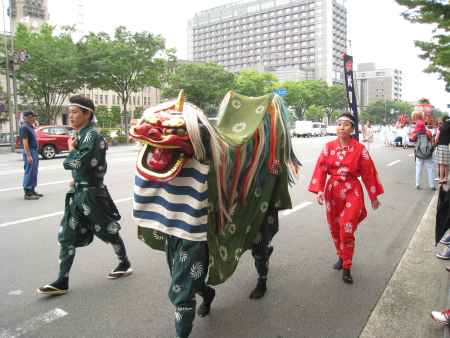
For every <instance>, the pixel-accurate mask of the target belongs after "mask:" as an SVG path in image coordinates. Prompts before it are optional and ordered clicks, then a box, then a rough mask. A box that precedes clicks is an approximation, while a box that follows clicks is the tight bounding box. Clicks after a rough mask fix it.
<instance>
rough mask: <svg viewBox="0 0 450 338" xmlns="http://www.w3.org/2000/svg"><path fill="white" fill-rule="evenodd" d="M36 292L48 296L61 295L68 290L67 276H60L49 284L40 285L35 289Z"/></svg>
mask: <svg viewBox="0 0 450 338" xmlns="http://www.w3.org/2000/svg"><path fill="white" fill-rule="evenodd" d="M36 291H37V293H38V294H41V295H48V296H58V295H63V294H65V293H67V291H69V278H61V279H58V280H56V281H55V282H53V283H51V284H47V285H44V286H41V287H40V288H38V289H37V290H36Z"/></svg>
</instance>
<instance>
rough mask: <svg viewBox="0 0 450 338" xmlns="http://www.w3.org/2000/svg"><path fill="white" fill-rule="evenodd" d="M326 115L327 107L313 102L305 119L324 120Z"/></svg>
mask: <svg viewBox="0 0 450 338" xmlns="http://www.w3.org/2000/svg"><path fill="white" fill-rule="evenodd" d="M324 115H325V108H323V107H322V106H316V105H315V104H312V105H311V106H309V107H308V109H307V110H306V112H305V119H306V120H310V121H322V119H323V117H324Z"/></svg>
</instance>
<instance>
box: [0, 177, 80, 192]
mask: <svg viewBox="0 0 450 338" xmlns="http://www.w3.org/2000/svg"><path fill="white" fill-rule="evenodd" d="M70 181H72V180H63V181H54V182H47V183H39V186H40V187H42V186H46V185H54V184H61V183H68V182H70ZM22 189H23V187H12V188H5V189H0V192H5V191H13V190H22Z"/></svg>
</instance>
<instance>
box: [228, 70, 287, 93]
mask: <svg viewBox="0 0 450 338" xmlns="http://www.w3.org/2000/svg"><path fill="white" fill-rule="evenodd" d="M277 81H278V79H277V77H276V76H275V75H273V74H272V73H268V72H258V71H257V70H253V69H249V70H243V71H241V72H240V73H239V74H238V75H237V76H236V78H235V80H234V89H235V91H236V92H238V93H239V94H242V95H247V96H262V95H265V94H268V93H271V92H272V90H273V89H274V88H275V85H276V83H277Z"/></svg>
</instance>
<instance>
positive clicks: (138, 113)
mask: <svg viewBox="0 0 450 338" xmlns="http://www.w3.org/2000/svg"><path fill="white" fill-rule="evenodd" d="M143 112H144V107H142V106H139V107H136V108H134V118H135V119H140V118H141V117H142V113H143Z"/></svg>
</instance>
